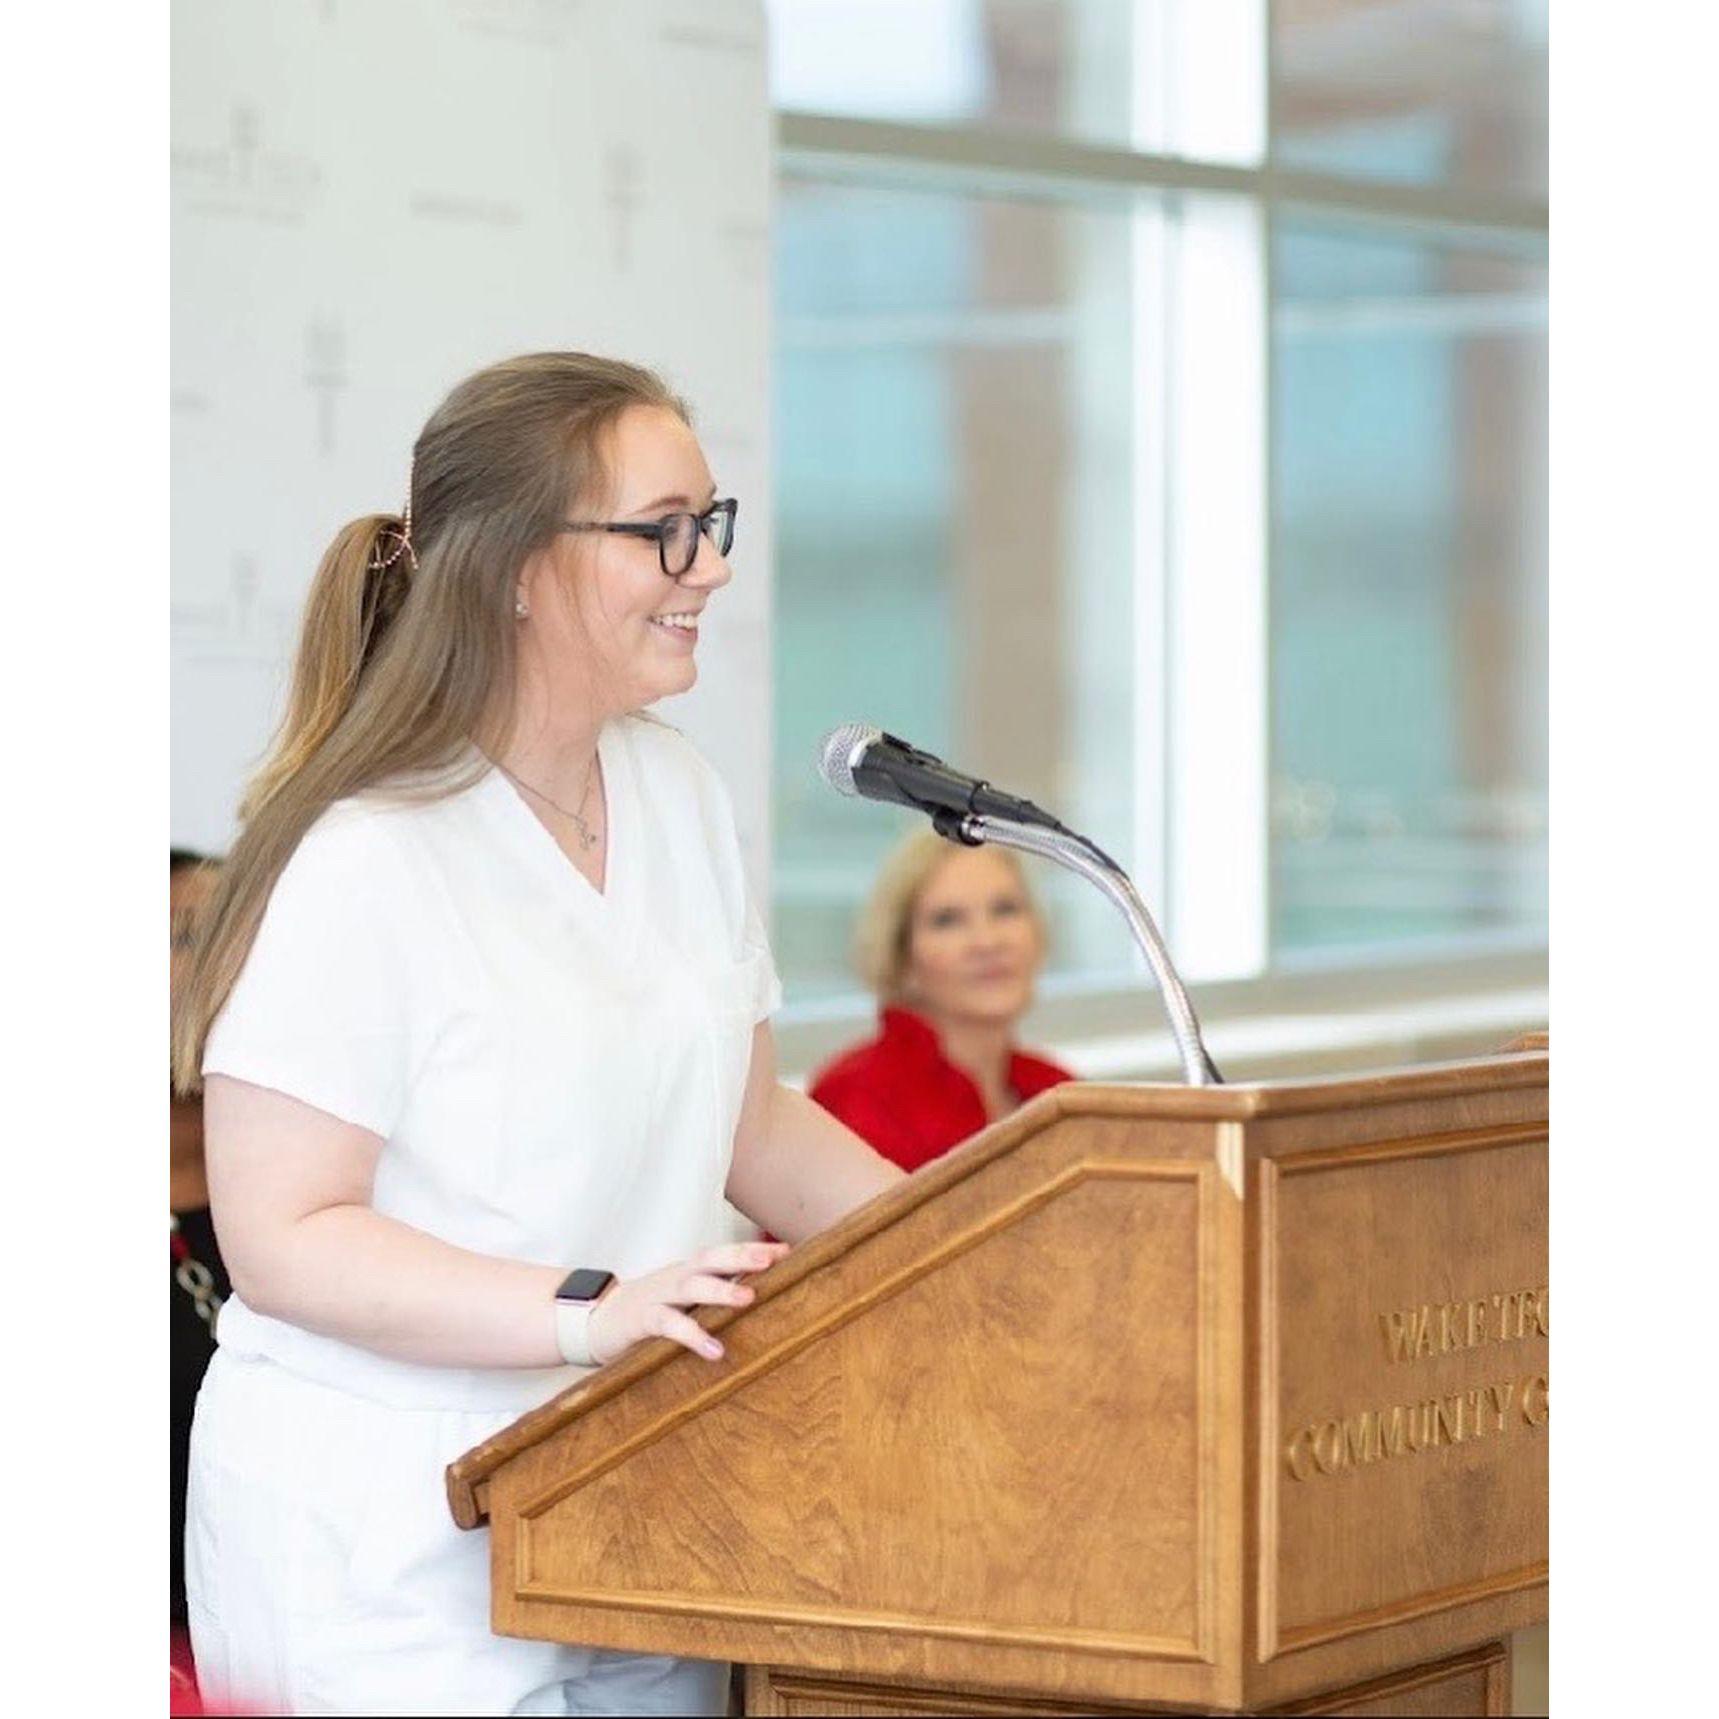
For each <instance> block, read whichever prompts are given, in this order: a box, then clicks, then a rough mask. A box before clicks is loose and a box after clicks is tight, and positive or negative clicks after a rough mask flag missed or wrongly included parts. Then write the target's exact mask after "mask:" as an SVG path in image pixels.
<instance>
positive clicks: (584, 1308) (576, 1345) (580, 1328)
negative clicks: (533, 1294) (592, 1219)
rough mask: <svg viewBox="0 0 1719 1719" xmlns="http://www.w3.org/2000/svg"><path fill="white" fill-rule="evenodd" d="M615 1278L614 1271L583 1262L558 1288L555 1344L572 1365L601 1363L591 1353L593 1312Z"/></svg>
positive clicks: (585, 1365)
mask: <svg viewBox="0 0 1719 1719" xmlns="http://www.w3.org/2000/svg"><path fill="white" fill-rule="evenodd" d="M614 1281H615V1274H614V1273H613V1272H612V1271H596V1270H594V1269H593V1268H592V1267H590V1266H588V1265H582V1266H580V1267H579V1268H578V1270H576V1271H570V1272H568V1274H567V1275H566V1277H564V1278H563V1279H562V1280H561V1287H560V1288H559V1289H557V1290H556V1291H555V1345H556V1347H557V1348H558V1349H559V1350H560V1351H561V1359H562V1360H563V1361H566V1362H567V1363H568V1364H569V1365H570V1366H574V1367H595V1366H596V1365H597V1357H596V1356H595V1355H593V1354H592V1353H591V1315H592V1313H594V1312H595V1311H596V1307H597V1303H598V1302H599V1301H601V1300H602V1298H603V1296H604V1295H605V1294H607V1292H608V1289H609V1285H610V1284H612V1283H613V1282H614Z"/></svg>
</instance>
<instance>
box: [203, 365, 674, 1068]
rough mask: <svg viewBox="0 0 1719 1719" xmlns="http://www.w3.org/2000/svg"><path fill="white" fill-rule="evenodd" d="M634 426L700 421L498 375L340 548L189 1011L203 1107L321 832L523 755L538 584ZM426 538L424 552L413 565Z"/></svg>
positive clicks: (605, 392) (669, 401)
mask: <svg viewBox="0 0 1719 1719" xmlns="http://www.w3.org/2000/svg"><path fill="white" fill-rule="evenodd" d="M631 406H647V407H656V408H660V409H663V410H667V411H670V412H673V413H675V414H676V415H677V416H679V417H680V418H682V419H683V420H686V421H688V422H690V421H691V415H690V413H689V411H688V409H687V407H686V404H685V403H684V402H683V401H682V400H680V399H679V398H678V397H677V396H675V395H674V394H673V393H671V392H670V391H669V389H668V387H667V386H666V385H665V384H664V383H663V381H662V380H661V378H660V377H658V376H656V375H654V374H653V373H652V372H651V371H649V370H644V369H641V368H640V367H638V366H637V365H633V364H623V363H620V362H618V361H617V360H614V359H608V358H595V357H592V356H590V355H589V354H587V353H583V352H538V353H533V354H530V355H529V356H526V357H522V358H510V359H507V360H506V361H504V362H503V363H500V364H495V365H492V366H491V367H490V368H489V369H487V370H481V371H479V372H478V373H477V374H476V375H475V376H469V377H467V378H466V380H465V381H463V382H461V383H460V384H459V386H458V387H456V388H455V389H454V390H453V392H452V393H451V394H449V395H448V397H447V398H446V399H445V400H444V401H443V402H442V404H441V405H440V406H439V407H438V408H437V409H436V411H435V413H434V414H433V415H432V417H431V418H430V421H429V422H428V423H427V424H426V425H425V426H424V428H423V430H422V432H421V433H420V434H419V436H418V440H417V442H416V444H415V445H414V447H413V450H412V467H411V470H412V476H411V480H410V489H411V493H410V495H409V496H408V497H407V500H406V510H405V512H404V514H384V513H375V514H367V515H366V516H365V517H364V518H362V519H356V520H354V521H353V522H352V523H351V524H350V525H348V526H346V527H345V528H344V529H343V530H341V531H340V533H339V534H338V535H337V536H336V537H335V539H334V541H333V543H332V544H330V545H329V548H328V550H327V551H326V553H325V554H324V555H323V558H322V563H321V565H320V566H319V567H318V568H317V570H316V576H315V578H314V579H313V581H312V582H311V588H310V595H309V597H308V598H307V599H306V602H305V608H304V620H303V625H302V629H301V631H300V635H299V644H298V652H297V656H296V658H295V661H294V665H293V673H292V687H291V691H290V693H289V695H288V699H287V710H286V716H285V718H284V720H283V721H282V723H281V726H280V729H279V731H278V733H277V734H276V735H275V738H274V741H273V743H272V745H271V747H270V750H269V754H268V756H267V758H266V759H265V760H264V762H263V764H262V767H261V768H260V769H259V770H258V772H257V774H256V776H255V777H254V778H253V780H252V781H251V783H250V785H249V788H248V789H247V791H246V794H245V797H244V801H243V804H242V806H241V808H240V818H241V820H242V828H241V830H240V833H239V837H238V839H237V841H236V842H235V843H234V844H233V849H232V852H231V853H230V854H229V855H228V857H227V861H226V863H225V865H224V866H223V868H222V872H221V880H220V885H219V887H218V888H217V890H216V892H215V895H214V897H213V899H212V900H211V901H210V903H209V907H208V910H207V912H206V914H205V915H204V919H203V923H202V925H201V926H200V928H199V935H198V939H197V945H196V949H195V951H194V953H193V956H192V965H191V967H190V970H189V972H188V974H187V976H186V981H185V987H184V991H183V993H182V995H181V996H180V997H179V998H178V999H177V1003H178V1007H177V1008H176V1010H175V1018H174V1027H173V1084H174V1087H175V1089H176V1090H177V1091H179V1092H181V1093H187V1094H188V1093H191V1092H194V1091H196V1090H197V1087H198V1085H199V1081H200V1073H201V1066H202V1060H203V1043H204V1040H205V1039H206V1038H207V1036H208V1032H209V1028H210V1026H211V1024H212V1023H213V1021H214V1019H215V1017H216V1016H217V1015H218V1014H219V1013H220V1011H221V1008H222V1006H223V1005H224V1004H225V1002H226V1000H227V997H228V994H229V993H230V992H231V991H232V988H233V985H234V983H235V982H236V981H237V979H238V976H239V973H240V971H241V970H242V969H243V967H244V964H245V958H246V957H247V956H248V955H249V953H250V949H251V944H252V942H253V940H254V939H255V937H256V934H257V927H258V925H259V924H260V923H261V922H262V916H263V910H264V908H265V906H266V905H267V903H268V899H269V895H270V892H271V891H272V890H273V889H274V886H275V882H276V880H277V879H278V878H279V876H280V874H281V871H282V869H283V868H284V867H285V865H286V863H287V861H288V860H289V859H290V858H291V857H292V854H293V851H294V849H296V848H297V846H298V844H299V842H300V840H302V838H303V837H304V834H305V832H306V831H307V830H308V829H309V828H310V827H311V825H312V824H314V823H315V822H316V820H317V819H318V818H319V817H320V816H321V815H322V813H323V812H324V811H326V810H327V809H328V807H330V806H331V805H333V804H334V803H335V802H336V801H337V800H342V799H345V798H346V797H347V796H349V795H353V794H358V793H362V792H364V791H365V790H366V789H369V788H374V787H376V786H377V785H379V784H381V783H383V782H385V781H386V782H403V783H408V784H412V785H413V787H412V789H411V791H412V792H415V793H417V794H419V795H422V796H427V797H434V796H438V795H442V794H448V793H453V792H455V791H456V790H457V789H459V788H460V787H462V786H465V785H467V784H468V783H469V782H470V781H471V780H472V779H473V776H474V774H475V772H477V771H479V770H481V769H482V768H483V765H482V761H481V759H469V747H470V745H471V743H473V742H474V741H475V742H476V743H477V744H478V745H479V746H480V747H482V749H483V750H484V751H486V752H490V753H492V754H493V753H494V752H495V751H497V750H498V749H501V748H503V747H505V745H506V742H507V726H508V723H509V722H510V720H511V714H512V709H513V691H514V685H515V674H516V669H517V654H516V651H517V646H516V636H517V627H516V623H515V620H514V596H515V582H516V580H517V578H518V575H519V571H520V569H521V567H522V566H523V565H524V564H525V562H526V561H527V560H528V559H529V558H530V557H531V556H532V555H533V554H535V553H537V552H538V551H539V550H541V549H542V548H544V547H545V546H546V545H547V544H548V543H549V542H550V541H551V540H552V538H553V537H554V535H555V533H556V531H557V530H558V529H559V527H560V525H561V522H562V521H563V519H565V518H566V516H567V514H568V511H569V509H570V508H571V507H573V506H575V505H577V503H578V502H579V501H581V500H594V499H595V498H596V496H597V494H598V493H599V492H600V490H601V488H602V487H603V485H604V482H605V480H606V479H607V477H608V475H609V474H607V473H606V471H605V470H604V454H605V451H606V446H607V437H608V434H609V432H610V430H611V429H612V428H613V426H614V423H615V421H616V420H617V419H618V418H619V417H620V416H621V414H622V413H623V412H624V411H626V410H627V408H628V407H631ZM408 520H409V521H410V548H409V549H408V550H405V551H404V552H401V553H395V552H396V551H398V550H401V548H402V539H403V538H404V537H405V535H406V532H407V521H408ZM462 760H467V762H466V763H465V764H462Z"/></svg>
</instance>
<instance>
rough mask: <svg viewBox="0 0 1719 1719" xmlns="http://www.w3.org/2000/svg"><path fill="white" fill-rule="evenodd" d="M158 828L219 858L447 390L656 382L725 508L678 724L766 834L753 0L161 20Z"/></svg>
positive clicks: (227, 1) (745, 828)
mask: <svg viewBox="0 0 1719 1719" xmlns="http://www.w3.org/2000/svg"><path fill="white" fill-rule="evenodd" d="M172 138H173V161H172V198H173V241H172V255H173V354H172V380H173V396H172V412H173V417H172V424H173V444H172V446H173V529H172V546H173V578H172V585H173V625H172V649H173V811H172V833H173V838H174V840H175V841H176V842H178V843H181V844H188V845H191V846H194V847H201V848H205V849H209V850H214V851H220V850H221V849H223V848H224V847H225V846H226V844H227V843H228V842H229V841H230V839H231V836H232V833H233V828H234V811H235V807H236V805H237V800H238V795H239V791H240V787H241V785H242V783H243V781H244V779H245V777H246V776H247V775H248V774H249V773H250V771H251V770H252V769H253V768H254V766H255V764H256V762H257V761H258V759H259V757H260V755H261V753H262V751H263V749H264V747H265V745H266V743H267V740H268V737H269V735H270V733H271V732H272V730H273V727H274V724H275V722H276V720H277V719H278V715H279V711H280V705H281V699H282V695H283V692H284V689H285V684H286V676H287V671H288V663H289V656H290V651H291V646H292V642H293V638H294V634H295V631H296V627H297V621H298V614H299V609H300V605H301V604H302V602H303V598H304V593H305V590H306V588H307V587H308V585H309V582H310V577H311V573H312V571H313V570H314V568H315V566H316V563H317V561H318V559H319V558H320V556H321V553H322V551H323V549H324V548H325V547H326V545H327V543H328V542H329V539H330V538H331V537H332V536H333V535H334V533H335V532H336V531H337V530H338V529H339V527H340V526H341V525H343V524H344V523H345V522H346V521H347V520H349V519H351V518H353V517H354V516H356V515H358V514H361V513H368V512H373V511H377V510H389V509H394V508H398V507H399V506H400V504H401V502H402V501H403V499H404V491H405V484H406V471H407V462H408V460H409V458H410V453H411V444H412V441H413V438H414V437H415V436H416V434H417V432H418V429H419V428H420V426H421V425H422V423H423V421H424V419H425V418H426V417H427V416H428V414H429V412H430V411H431V410H432V409H433V407H434V406H435V404H436V403H437V401H438V400H439V399H440V398H441V397H442V395H443V394H444V393H446V391H447V390H448V389H449V388H450V387H451V386H452V385H453V384H454V383H455V382H456V381H458V380H459V379H460V378H461V377H462V376H464V375H466V374H468V373H469V372H471V371H472V370H475V369H477V368H478V367H480V366H482V365H484V364H487V363H489V362H491V361H493V360H495V359H498V358H503V357H506V356H508V355H509V354H512V353H518V352H531V351H539V350H544V349H549V348H576V349H580V350H584V351H590V352H600V353H605V354H609V355H612V356H615V357H622V358H628V359H632V360H635V361H637V362H641V363H645V364H649V365H652V366H653V367H655V368H657V369H659V370H661V371H662V372H663V373H664V375H665V376H666V378H667V380H668V381H669V384H670V385H671V386H672V387H674V388H675V389H677V390H678V391H679V392H680V393H682V394H683V395H684V396H685V397H686V398H687V399H688V400H690V401H691V403H692V404H693V406H694V409H695V411H696V414H697V418H698V429H699V433H700V436H701V438H702V440H703V443H704V447H705V450H706V453H707V455H708V457H709V460H710V464H711V469H712V471H713V472H714V473H715V476H716V480H717V483H718V484H719V486H720V487H721V489H722V491H723V493H725V494H734V495H737V496H738V497H739V498H740V502H741V511H740V519H739V536H738V540H737V544H736V549H735V554H734V556H733V562H734V569H735V578H734V581H733V583H732V584H731V585H730V586H729V587H728V588H727V589H726V590H725V591H723V592H722V593H721V595H720V597H719V598H718V600H717V601H716V602H715V603H714V604H713V605H712V607H711V611H710V621H709V624H708V625H707V627H706V629H705V634H704V638H703V641H702V643H701V645H700V648H699V656H700V665H701V667H700V681H699V685H698V687H697V688H696V689H695V690H694V691H693V692H692V693H690V694H688V695H687V696H686V697H685V698H682V699H678V700H675V701H673V702H672V703H670V704H666V705H664V706H663V707H661V708H662V713H663V714H664V715H665V716H667V717H668V718H669V719H670V720H671V721H674V722H676V723H678V724H679V725H681V726H682V727H684V728H685V729H687V731H688V732H689V733H691V734H692V735H693V736H694V738H695V739H696V740H697V741H698V743H699V744H700V746H701V747H702V748H703V749H704V751H705V753H706V754H707V756H709V757H710V758H711V759H712V761H713V762H714V763H715V764H716V765H717V767H718V768H719V769H720V770H721V771H722V773H723V775H724V776H725V778H726V779H727V781H728V784H729V786H730V788H731V790H732V791H733V794H734V798H735V804H736V809H737V811H738V813H739V817H740V823H741V831H742V836H743V838H744V840H745V842H746V844H747V849H748V857H749V860H750V862H751V864H752V866H753V869H754V873H755V881H756V882H757V884H758V886H759V887H760V889H762V888H763V885H764V874H765V869H766V859H767V844H768V833H769V772H770V722H769V696H770V662H769V621H770V615H769V581H768V573H769V568H770V520H771V507H770V493H769V423H768V408H769V374H768V355H769V277H770V269H769V213H770V185H771V166H770V110H769V98H768V92H767V89H766V80H765V42H764V20H763V12H762V6H761V5H760V4H759V3H758V0H272V3H269V4H261V5H255V4H253V5H235V4H233V3H232V0H176V4H175V6H174V10H173V119H172Z"/></svg>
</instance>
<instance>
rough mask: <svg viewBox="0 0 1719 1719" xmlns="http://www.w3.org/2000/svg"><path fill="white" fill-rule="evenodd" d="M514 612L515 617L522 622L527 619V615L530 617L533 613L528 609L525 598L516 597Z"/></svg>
mask: <svg viewBox="0 0 1719 1719" xmlns="http://www.w3.org/2000/svg"><path fill="white" fill-rule="evenodd" d="M513 612H514V614H515V616H516V617H517V618H518V619H520V620H522V621H523V620H524V619H525V617H526V616H527V615H529V614H530V613H531V611H530V610H529V609H528V608H526V606H525V599H524V598H523V597H515V598H514V600H513Z"/></svg>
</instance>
